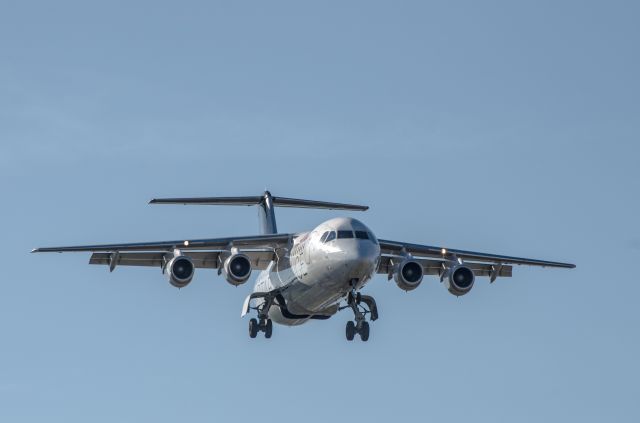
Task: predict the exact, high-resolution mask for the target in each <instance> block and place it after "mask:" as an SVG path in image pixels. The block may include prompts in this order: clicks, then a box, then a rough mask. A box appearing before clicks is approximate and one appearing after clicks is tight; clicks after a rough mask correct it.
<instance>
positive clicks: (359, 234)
mask: <svg viewBox="0 0 640 423" xmlns="http://www.w3.org/2000/svg"><path fill="white" fill-rule="evenodd" d="M356 238H358V239H369V234H367V231H356Z"/></svg>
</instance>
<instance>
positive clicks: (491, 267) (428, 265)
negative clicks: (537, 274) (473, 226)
mask: <svg viewBox="0 0 640 423" xmlns="http://www.w3.org/2000/svg"><path fill="white" fill-rule="evenodd" d="M413 259H414V260H416V261H417V262H418V263H420V264H421V265H422V270H423V272H424V274H425V275H437V276H439V275H440V271H441V270H442V265H443V264H444V263H446V261H445V260H432V259H424V258H417V257H414V258H413ZM401 261H402V257H399V256H388V255H385V256H382V257H381V258H380V264H379V265H378V273H381V274H386V275H388V274H390V273H392V272H393V267H394V266H395V264H397V263H399V262H401ZM464 265H465V266H468V267H469V268H470V269H471V270H473V273H474V274H475V275H476V276H489V277H491V276H493V275H494V274H495V276H496V277H502V278H510V277H511V275H512V274H513V272H512V271H513V267H512V266H508V265H502V266H498V265H495V264H487V263H474V262H465V263H464Z"/></svg>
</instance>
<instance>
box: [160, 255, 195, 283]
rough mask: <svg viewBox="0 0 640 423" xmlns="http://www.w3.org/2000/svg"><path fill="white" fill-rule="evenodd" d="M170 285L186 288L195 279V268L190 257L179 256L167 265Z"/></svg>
mask: <svg viewBox="0 0 640 423" xmlns="http://www.w3.org/2000/svg"><path fill="white" fill-rule="evenodd" d="M166 270H167V275H168V278H169V283H170V284H171V285H173V286H175V287H176V288H184V287H185V286H187V285H189V283H190V282H191V280H192V279H193V274H194V271H195V266H194V265H193V262H192V261H191V259H190V258H189V257H185V256H178V257H174V258H172V259H171V260H170V261H169V263H167V268H166Z"/></svg>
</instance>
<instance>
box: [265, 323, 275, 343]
mask: <svg viewBox="0 0 640 423" xmlns="http://www.w3.org/2000/svg"><path fill="white" fill-rule="evenodd" d="M272 334H273V322H272V321H271V319H267V324H266V326H265V328H264V337H265V338H267V339H269V338H271V335H272Z"/></svg>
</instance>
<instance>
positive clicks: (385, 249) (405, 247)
mask: <svg viewBox="0 0 640 423" xmlns="http://www.w3.org/2000/svg"><path fill="white" fill-rule="evenodd" d="M379 242H380V249H381V251H382V253H383V254H389V255H393V254H399V253H401V252H403V251H404V252H406V253H409V254H412V255H414V256H417V257H425V258H429V259H436V260H438V259H439V260H440V261H444V260H448V259H451V258H454V257H455V258H460V259H462V260H465V261H466V260H469V261H477V262H488V263H501V264H524V265H529V266H543V267H561V268H568V269H573V268H574V267H576V266H575V265H574V264H571V263H561V262H556V261H547V260H537V259H528V258H523V257H512V256H504V255H498V254H487V253H481V252H476V251H465V250H456V249H450V248H443V247H434V246H429V245H419V244H408V243H402V242H395V241H387V240H379ZM443 250H445V254H444V255H443Z"/></svg>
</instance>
